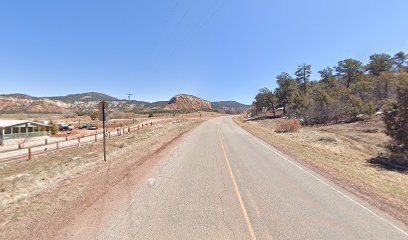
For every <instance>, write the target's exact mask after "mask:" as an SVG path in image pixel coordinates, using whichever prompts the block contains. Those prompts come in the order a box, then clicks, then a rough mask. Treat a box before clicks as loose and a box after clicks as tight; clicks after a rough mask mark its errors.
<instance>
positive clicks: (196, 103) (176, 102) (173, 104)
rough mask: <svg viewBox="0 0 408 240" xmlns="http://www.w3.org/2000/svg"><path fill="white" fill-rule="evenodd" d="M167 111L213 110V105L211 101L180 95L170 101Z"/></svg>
mask: <svg viewBox="0 0 408 240" xmlns="http://www.w3.org/2000/svg"><path fill="white" fill-rule="evenodd" d="M164 109H166V110H200V109H211V103H210V102H209V101H206V100H203V99H201V98H198V97H195V96H192V95H187V94H179V95H177V96H174V97H172V98H171V99H170V101H169V103H168V104H167V106H166V107H164Z"/></svg>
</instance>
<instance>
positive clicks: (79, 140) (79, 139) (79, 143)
mask: <svg viewBox="0 0 408 240" xmlns="http://www.w3.org/2000/svg"><path fill="white" fill-rule="evenodd" d="M80 146H81V138H80V137H78V147H80Z"/></svg>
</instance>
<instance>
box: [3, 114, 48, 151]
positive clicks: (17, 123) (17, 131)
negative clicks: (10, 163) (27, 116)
mask: <svg viewBox="0 0 408 240" xmlns="http://www.w3.org/2000/svg"><path fill="white" fill-rule="evenodd" d="M50 132H51V126H49V125H47V124H43V123H39V122H33V121H28V120H0V145H3V143H4V140H6V139H15V138H26V137H37V136H45V135H47V134H48V133H50Z"/></svg>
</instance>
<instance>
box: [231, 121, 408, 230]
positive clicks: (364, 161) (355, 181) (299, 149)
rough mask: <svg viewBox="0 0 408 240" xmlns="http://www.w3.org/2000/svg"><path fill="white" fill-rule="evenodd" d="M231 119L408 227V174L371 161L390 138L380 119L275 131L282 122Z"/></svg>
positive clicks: (382, 149)
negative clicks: (281, 131) (283, 131)
mask: <svg viewBox="0 0 408 240" xmlns="http://www.w3.org/2000/svg"><path fill="white" fill-rule="evenodd" d="M234 121H235V123H237V124H238V125H239V126H241V127H242V128H244V129H245V130H246V131H248V132H250V133H251V134H253V135H255V136H257V137H259V138H260V139H262V140H264V141H266V142H268V143H269V144H271V145H273V146H274V147H276V148H277V149H279V150H280V151H282V152H284V153H286V154H288V155H289V156H291V157H292V158H294V159H296V160H298V161H299V162H301V163H302V164H304V165H306V166H308V167H310V168H312V169H314V170H315V171H317V172H319V173H320V174H322V175H324V176H325V177H327V178H329V179H331V180H332V181H333V182H335V183H336V184H338V185H340V186H342V187H344V188H345V189H347V190H348V191H351V192H353V193H354V194H356V195H358V196H359V197H360V198H362V199H364V200H366V201H368V202H369V203H370V204H372V205H374V206H376V207H377V208H379V209H381V210H383V211H385V212H388V213H389V214H390V215H392V216H394V217H395V218H397V219H399V220H401V221H402V222H403V223H404V224H406V225H408V184H407V182H408V172H404V171H391V170H387V169H385V168H383V167H380V166H376V165H373V164H371V163H369V160H370V159H372V158H374V157H376V156H378V154H380V153H381V152H382V151H384V146H385V144H386V142H387V141H388V138H387V137H386V136H385V134H384V133H383V132H382V129H383V126H382V124H381V122H380V121H378V119H374V120H372V121H368V122H360V123H353V124H339V125H331V126H323V127H306V128H302V129H300V131H299V132H296V133H276V132H275V128H276V124H277V122H278V121H281V120H271V119H268V120H258V121H243V119H242V117H241V116H237V117H235V118H234Z"/></svg>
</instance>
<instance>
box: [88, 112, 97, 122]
mask: <svg viewBox="0 0 408 240" xmlns="http://www.w3.org/2000/svg"><path fill="white" fill-rule="evenodd" d="M89 116H90V117H91V119H92V120H96V119H97V118H98V116H99V113H98V112H91V113H89Z"/></svg>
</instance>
